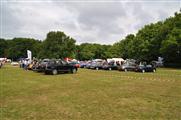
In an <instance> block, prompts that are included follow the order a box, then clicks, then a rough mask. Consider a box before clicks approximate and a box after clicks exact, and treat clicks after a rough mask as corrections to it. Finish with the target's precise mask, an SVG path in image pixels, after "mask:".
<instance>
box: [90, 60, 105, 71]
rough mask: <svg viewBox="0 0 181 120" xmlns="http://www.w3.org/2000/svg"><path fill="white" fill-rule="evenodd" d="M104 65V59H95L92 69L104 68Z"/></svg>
mask: <svg viewBox="0 0 181 120" xmlns="http://www.w3.org/2000/svg"><path fill="white" fill-rule="evenodd" d="M102 67H103V64H102V61H94V62H92V64H91V65H90V69H96V70H99V69H102Z"/></svg>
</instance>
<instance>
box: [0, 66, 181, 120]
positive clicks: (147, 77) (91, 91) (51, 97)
mask: <svg viewBox="0 0 181 120" xmlns="http://www.w3.org/2000/svg"><path fill="white" fill-rule="evenodd" d="M0 75H1V77H0V84H1V97H0V104H1V118H2V119H5V120H6V119H7V120H16V119H17V120H25V119H36V120H40V119H43V120H46V119H47V120H50V119H60V120H70V119H73V120H80V119H82V120H113V119H115V120H119V119H180V118H181V70H179V69H165V68H161V69H158V70H157V72H156V73H144V74H142V73H135V72H127V73H125V72H119V71H103V70H100V71H96V70H88V69H79V71H78V73H77V74H59V75H55V76H52V75H44V74H43V73H36V72H33V71H24V70H22V69H20V68H18V67H12V66H10V65H6V66H4V67H3V68H2V69H0Z"/></svg>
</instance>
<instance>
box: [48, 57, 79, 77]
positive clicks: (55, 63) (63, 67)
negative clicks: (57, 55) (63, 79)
mask: <svg viewBox="0 0 181 120" xmlns="http://www.w3.org/2000/svg"><path fill="white" fill-rule="evenodd" d="M77 70H78V68H77V67H76V66H74V65H72V64H69V63H68V62H66V61H64V60H50V61H49V62H48V63H47V64H46V68H45V74H49V73H50V74H53V75H56V74H58V73H60V72H71V73H76V72H77Z"/></svg>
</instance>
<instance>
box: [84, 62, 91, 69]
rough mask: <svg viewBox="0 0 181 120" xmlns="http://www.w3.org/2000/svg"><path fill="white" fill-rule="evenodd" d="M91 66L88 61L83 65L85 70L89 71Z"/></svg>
mask: <svg viewBox="0 0 181 120" xmlns="http://www.w3.org/2000/svg"><path fill="white" fill-rule="evenodd" d="M91 64H92V62H90V61H89V62H87V63H86V65H85V68H87V69H90V67H91Z"/></svg>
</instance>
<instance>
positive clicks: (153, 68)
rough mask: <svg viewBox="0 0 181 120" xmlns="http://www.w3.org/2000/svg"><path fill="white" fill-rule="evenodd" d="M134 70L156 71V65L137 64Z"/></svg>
mask: <svg viewBox="0 0 181 120" xmlns="http://www.w3.org/2000/svg"><path fill="white" fill-rule="evenodd" d="M135 71H136V72H142V73H144V72H156V67H153V66H152V65H139V66H137V67H136V69H135Z"/></svg>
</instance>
